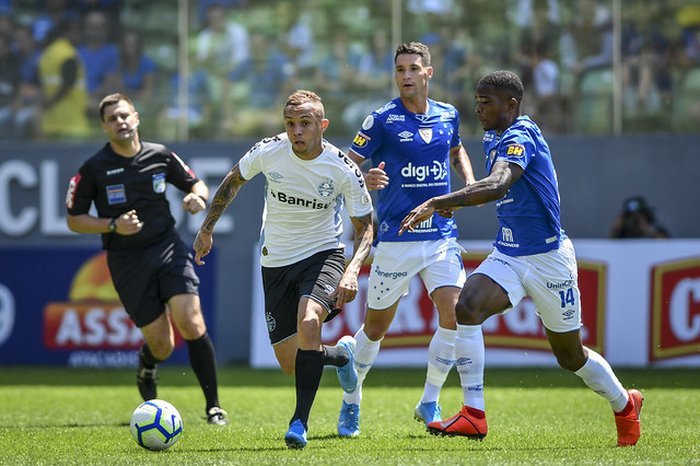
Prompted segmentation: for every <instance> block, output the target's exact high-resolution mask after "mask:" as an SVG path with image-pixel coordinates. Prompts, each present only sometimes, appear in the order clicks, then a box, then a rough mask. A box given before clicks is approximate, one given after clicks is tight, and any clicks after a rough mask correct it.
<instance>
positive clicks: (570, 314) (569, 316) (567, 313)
mask: <svg viewBox="0 0 700 466" xmlns="http://www.w3.org/2000/svg"><path fill="white" fill-rule="evenodd" d="M574 314H576V311H575V310H573V309H567V310H566V311H564V312H562V313H561V315H562V316H563V317H564V320H571V319H573V318H574Z"/></svg>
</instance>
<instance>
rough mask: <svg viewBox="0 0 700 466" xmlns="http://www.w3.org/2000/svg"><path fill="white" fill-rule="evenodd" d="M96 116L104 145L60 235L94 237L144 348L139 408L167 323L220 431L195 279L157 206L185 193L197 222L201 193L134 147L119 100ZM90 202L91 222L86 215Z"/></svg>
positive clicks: (172, 165) (190, 178)
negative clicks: (170, 191)
mask: <svg viewBox="0 0 700 466" xmlns="http://www.w3.org/2000/svg"><path fill="white" fill-rule="evenodd" d="M99 112H100V119H101V125H102V129H103V130H104V132H105V133H106V134H107V137H108V139H109V142H108V143H107V144H105V146H104V147H103V148H102V149H100V150H99V151H98V152H97V153H96V154H95V155H93V156H92V157H90V158H89V159H87V161H85V162H84V163H83V165H82V166H81V167H80V170H79V171H78V174H77V175H75V176H74V177H73V178H71V180H70V185H69V187H68V193H67V195H66V207H67V209H68V227H69V228H70V229H71V230H73V231H75V232H76V233H99V234H101V235H102V247H103V248H104V249H105V250H106V251H107V264H108V266H109V271H110V273H111V275H112V280H113V282H114V287H115V288H116V290H117V292H118V293H119V298H120V299H121V302H122V304H123V305H124V308H125V309H126V312H127V313H128V314H129V316H130V317H131V319H132V320H133V321H134V323H135V324H136V326H137V327H139V328H140V329H141V332H142V333H143V337H144V340H145V343H144V345H143V347H142V348H141V351H140V352H139V368H138V373H137V378H136V384H137V386H138V388H139V392H140V393H141V396H142V397H143V399H144V400H149V399H153V398H156V380H157V378H156V371H157V365H158V363H159V362H161V361H164V360H165V359H167V358H168V357H169V356H170V354H171V353H172V351H173V348H174V346H175V337H174V333H173V328H172V325H171V319H172V322H174V323H175V325H176V326H177V329H178V331H179V332H180V334H181V335H182V336H183V338H184V339H185V341H186V342H187V349H188V352H189V357H190V363H191V364H192V369H193V370H194V373H195V375H196V376H197V379H198V380H199V384H200V385H201V387H202V390H203V392H204V397H205V398H206V414H207V420H208V422H209V423H210V424H215V425H225V424H227V423H228V420H227V418H226V412H225V411H224V410H223V409H221V407H220V406H219V396H218V387H217V380H216V358H215V356H214V346H213V344H212V342H211V339H210V338H209V334H208V333H207V327H206V324H205V322H204V318H203V316H202V311H201V307H200V302H199V294H198V286H199V279H198V278H197V275H196V273H195V271H194V267H193V264H192V255H191V253H190V250H189V248H188V247H187V246H186V245H185V243H184V242H183V241H182V240H181V239H180V236H179V235H178V233H177V230H175V220H174V219H173V217H172V215H171V213H170V205H169V203H168V200H167V199H166V196H165V191H166V189H165V188H166V184H167V183H171V184H172V185H174V186H176V187H177V188H178V189H180V190H182V191H183V192H185V193H187V194H186V195H185V197H184V198H183V200H182V207H183V208H184V209H185V210H186V211H187V212H189V213H191V214H196V213H197V212H200V211H202V210H204V209H205V208H206V207H207V197H208V195H209V188H207V185H206V184H205V183H204V182H203V181H202V180H199V179H197V178H196V176H195V174H194V172H192V170H191V169H190V168H189V167H188V166H187V165H186V164H185V162H183V161H182V159H180V157H178V156H177V155H176V154H175V153H174V152H172V151H170V150H169V149H167V148H166V147H165V146H163V145H161V144H154V143H150V142H145V141H141V140H140V138H139V132H138V127H139V114H138V113H137V112H136V109H135V108H134V104H133V103H132V102H131V100H130V99H129V98H128V97H127V96H126V95H124V94H111V95H108V96H107V97H105V98H104V99H102V101H101V102H100V105H99ZM93 202H94V204H95V207H96V209H97V215H98V216H97V217H95V216H93V215H90V213H89V210H90V207H91V205H92V203H93ZM166 311H169V313H168V312H166ZM168 314H170V316H168Z"/></svg>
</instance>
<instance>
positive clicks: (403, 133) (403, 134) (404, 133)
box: [399, 131, 413, 142]
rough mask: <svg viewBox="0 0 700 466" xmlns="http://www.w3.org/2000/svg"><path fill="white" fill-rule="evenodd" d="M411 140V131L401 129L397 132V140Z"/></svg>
mask: <svg viewBox="0 0 700 466" xmlns="http://www.w3.org/2000/svg"><path fill="white" fill-rule="evenodd" d="M411 141H413V133H412V132H410V131H401V132H400V133H399V142H411Z"/></svg>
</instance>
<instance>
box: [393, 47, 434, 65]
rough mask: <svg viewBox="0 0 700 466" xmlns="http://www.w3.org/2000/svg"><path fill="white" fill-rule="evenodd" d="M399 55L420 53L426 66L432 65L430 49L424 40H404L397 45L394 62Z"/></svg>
mask: <svg viewBox="0 0 700 466" xmlns="http://www.w3.org/2000/svg"><path fill="white" fill-rule="evenodd" d="M399 55H420V57H421V58H422V59H423V64H424V65H425V66H430V49H429V48H428V46H427V45H425V44H423V43H422V42H404V43H403V44H399V46H398V47H396V53H395V54H394V63H396V59H397V58H398V56H399Z"/></svg>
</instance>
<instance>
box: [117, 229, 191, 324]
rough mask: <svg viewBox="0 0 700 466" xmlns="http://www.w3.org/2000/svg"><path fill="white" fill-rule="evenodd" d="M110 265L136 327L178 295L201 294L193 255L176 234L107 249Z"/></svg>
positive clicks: (149, 318) (148, 320) (159, 311)
mask: <svg viewBox="0 0 700 466" xmlns="http://www.w3.org/2000/svg"><path fill="white" fill-rule="evenodd" d="M107 265H109V271H110V273H111V274H112V282H113V283H114V288H116V290H117V293H119V299H121V302H122V304H123V305H124V309H126V312H127V313H128V314H129V317H131V320H133V321H134V323H135V324H136V326H137V327H143V326H145V325H148V324H150V323H151V322H153V321H154V320H156V319H157V318H158V316H159V315H161V314H162V313H163V311H165V303H166V302H167V301H168V300H169V299H170V298H172V297H173V296H175V295H178V294H199V278H198V277H197V274H196V273H195V271H194V266H193V265H192V254H191V253H190V250H189V248H188V247H187V246H186V245H185V243H184V242H183V241H182V240H181V239H180V238H179V237H177V236H171V237H169V238H168V239H166V240H164V241H162V242H160V243H158V244H155V245H153V246H149V247H147V248H143V249H134V250H118V251H107Z"/></svg>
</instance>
